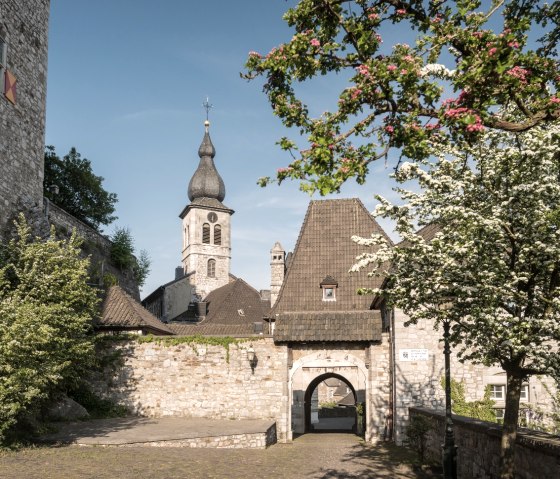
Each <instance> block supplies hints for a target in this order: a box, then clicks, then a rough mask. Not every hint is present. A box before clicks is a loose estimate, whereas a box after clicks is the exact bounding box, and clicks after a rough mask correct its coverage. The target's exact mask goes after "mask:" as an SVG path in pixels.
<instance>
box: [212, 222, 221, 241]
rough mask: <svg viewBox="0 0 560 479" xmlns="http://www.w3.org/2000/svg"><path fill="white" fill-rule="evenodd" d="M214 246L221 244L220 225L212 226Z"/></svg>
mask: <svg viewBox="0 0 560 479" xmlns="http://www.w3.org/2000/svg"><path fill="white" fill-rule="evenodd" d="M214 244H222V227H221V226H220V225H215V226H214Z"/></svg>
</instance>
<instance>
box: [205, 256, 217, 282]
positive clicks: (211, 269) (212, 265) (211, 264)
mask: <svg viewBox="0 0 560 479" xmlns="http://www.w3.org/2000/svg"><path fill="white" fill-rule="evenodd" d="M207 276H208V277H209V278H215V277H216V260H215V259H209V260H208V274H207Z"/></svg>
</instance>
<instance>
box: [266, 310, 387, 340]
mask: <svg viewBox="0 0 560 479" xmlns="http://www.w3.org/2000/svg"><path fill="white" fill-rule="evenodd" d="M274 340H275V341H277V342H294V341H295V342H317V341H319V342H335V341H350V342H354V341H367V342H370V341H381V314H380V313H379V311H332V312H324V311H298V312H293V313H280V314H279V315H278V316H277V318H276V326H275V329H274Z"/></svg>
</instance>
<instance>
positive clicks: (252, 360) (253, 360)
mask: <svg viewBox="0 0 560 479" xmlns="http://www.w3.org/2000/svg"><path fill="white" fill-rule="evenodd" d="M247 361H249V366H251V372H252V373H253V374H255V368H256V367H257V361H258V359H257V355H256V354H255V350H254V349H253V345H250V346H249V348H248V349H247Z"/></svg>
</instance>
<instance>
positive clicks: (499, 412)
mask: <svg viewBox="0 0 560 479" xmlns="http://www.w3.org/2000/svg"><path fill="white" fill-rule="evenodd" d="M494 414H495V415H496V420H497V421H503V420H504V409H502V408H496V409H494Z"/></svg>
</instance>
